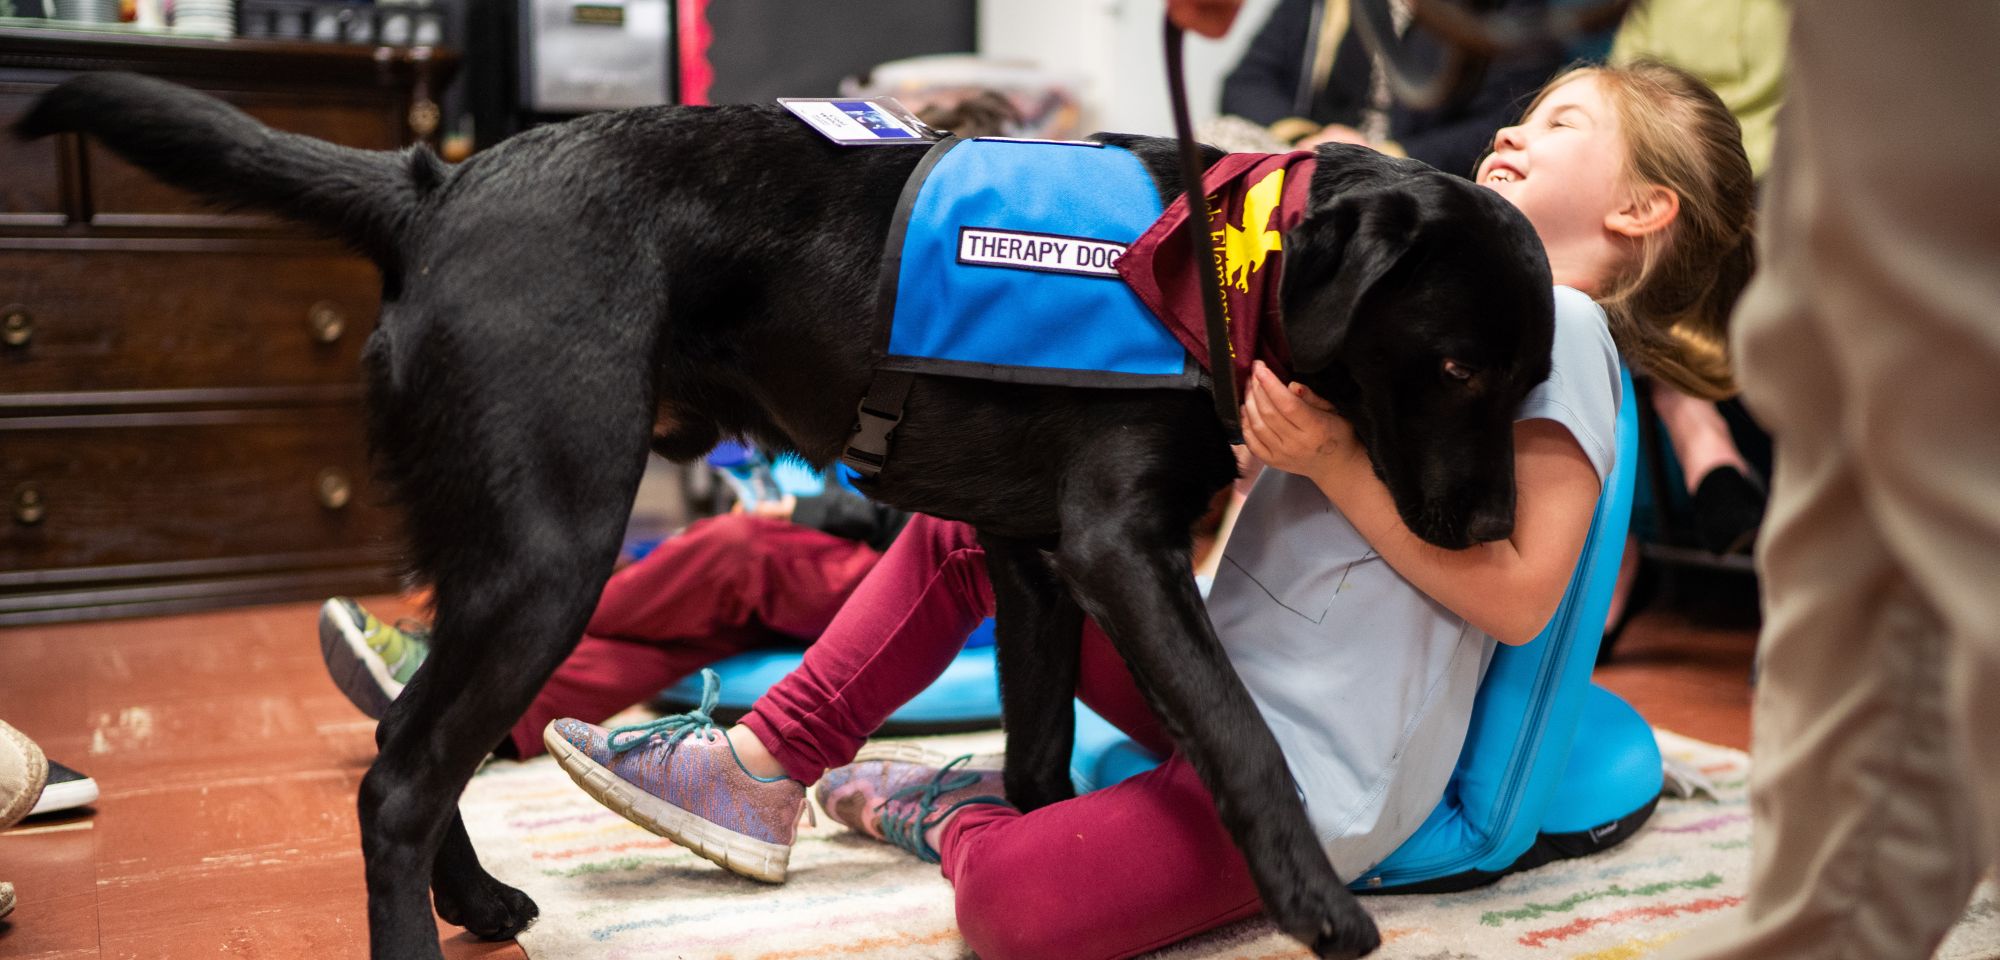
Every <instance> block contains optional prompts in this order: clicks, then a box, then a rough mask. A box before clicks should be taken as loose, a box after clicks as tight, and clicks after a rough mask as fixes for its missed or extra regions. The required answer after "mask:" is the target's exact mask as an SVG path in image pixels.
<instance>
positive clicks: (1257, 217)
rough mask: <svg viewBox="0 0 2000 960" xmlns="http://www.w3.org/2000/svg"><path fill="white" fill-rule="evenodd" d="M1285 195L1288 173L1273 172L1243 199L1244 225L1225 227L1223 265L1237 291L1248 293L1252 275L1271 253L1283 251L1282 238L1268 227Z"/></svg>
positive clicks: (1224, 225) (1281, 171) (1282, 171)
mask: <svg viewBox="0 0 2000 960" xmlns="http://www.w3.org/2000/svg"><path fill="white" fill-rule="evenodd" d="M1284 195H1285V171H1284V170H1282V169H1279V170H1273V171H1271V172H1270V173H1268V174H1265V175H1264V179H1262V180H1259V181H1257V185H1256V186H1254V187H1251V188H1250V192H1249V193H1247V194H1245V195H1244V196H1243V226H1242V227H1241V228H1239V227H1237V226H1236V225H1235V224H1232V223H1227V222H1225V223H1224V224H1223V240H1222V254H1223V265H1224V267H1225V268H1226V269H1227V270H1228V279H1229V283H1230V284H1231V285H1232V286H1234V287H1235V288H1236V289H1238V290H1241V291H1244V292H1245V293H1248V292H1249V290H1250V272H1251V271H1253V270H1258V269H1261V268H1262V267H1263V266H1264V258H1266V257H1268V256H1270V254H1271V251H1273V250H1279V249H1282V247H1281V240H1282V236H1283V235H1282V234H1280V233H1278V231H1276V230H1272V229H1269V227H1270V226H1271V218H1272V216H1273V215H1275V214H1276V213H1277V212H1278V201H1279V200H1280V199H1281V198H1283V197H1284ZM1253 224H1254V225H1255V226H1252V225H1253Z"/></svg>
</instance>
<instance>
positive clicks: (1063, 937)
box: [743, 516, 1261, 960]
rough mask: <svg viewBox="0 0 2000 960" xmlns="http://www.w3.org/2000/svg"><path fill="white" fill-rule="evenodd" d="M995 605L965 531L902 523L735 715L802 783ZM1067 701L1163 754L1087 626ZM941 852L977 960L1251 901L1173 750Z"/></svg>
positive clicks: (1221, 834) (1163, 938) (939, 668)
mask: <svg viewBox="0 0 2000 960" xmlns="http://www.w3.org/2000/svg"><path fill="white" fill-rule="evenodd" d="M992 609H993V594H992V588H991V586H990V585H989V584H988V583H987V580H986V563H985V556H984V552H983V551H982V550H981V549H980V548H979V544H978V542H977V541H976V540H975V539H974V537H973V535H972V531H971V530H970V528H967V527H965V526H964V525H962V524H956V523H949V522H946V521H942V520H935V519H932V518H930V517H925V516H916V517H913V518H912V519H911V520H910V523H909V525H908V526H907V527H905V528H904V529H903V532H902V535H901V536H899V537H897V538H896V542H895V543H894V544H893V545H891V546H890V547H889V550H888V551H887V552H886V553H885V554H884V555H883V557H882V560H881V562H880V563H878V564H876V565H875V568H874V570H873V571H871V572H870V573H869V574H868V576H867V579H865V580H863V581H862V583H861V585H860V587H859V588H858V589H856V590H855V591H854V594H853V596H852V597H850V598H849V600H848V602H847V604H846V605H845V606H843V607H841V608H840V612H839V614H838V615H837V616H835V617H834V618H833V622H832V623H831V624H830V625H828V626H827V628H826V629H825V631H823V632H822V633H821V634H820V638H819V640H818V641H817V642H816V643H814V644H813V645H812V646H811V647H810V648H808V649H807V650H806V653H805V658H804V662H803V663H802V664H801V665H800V667H799V669H797V670H795V671H793V672H792V674H791V675H790V676H788V677H786V678H785V679H784V680H783V681H781V682H780V683H778V684H777V685H776V686H774V687H772V688H771V690H770V691H769V692H768V693H766V694H765V696H764V697H763V699H761V700H759V701H758V702H757V704H756V706H755V707H754V708H753V709H752V711H751V713H750V714H749V716H747V717H745V718H744V721H743V722H744V723H745V724H746V725H747V726H749V727H750V729H751V730H752V731H753V732H754V733H756V735H757V738H758V739H759V740H762V741H763V743H764V745H765V746H766V747H768V748H770V750H771V753H772V754H773V755H775V756H776V757H777V758H778V760H779V762H780V763H782V764H784V767H785V771H786V772H787V773H788V774H790V775H791V776H792V777H793V778H795V779H797V780H800V781H802V782H805V783H812V782H814V781H816V780H818V779H819V777H820V774H822V773H823V772H825V771H826V770H828V769H829V768H832V767H837V766H840V765H842V764H845V763H847V762H849V761H851V760H852V759H853V758H854V754H855V752H856V751H858V750H859V749H860V748H861V745H862V743H863V742H864V741H866V740H867V738H868V735H869V734H870V733H871V732H873V731H874V730H875V729H876V728H877V727H879V726H880V725H881V724H882V721H883V720H885V719H887V718H888V716H889V714H890V713H891V712H892V711H894V710H895V709H896V708H897V707H899V706H901V705H902V704H903V703H905V702H907V701H908V700H909V699H910V698H911V697H914V696H916V695H917V694H918V693H920V692H922V691H923V690H924V688H925V687H927V686H929V685H930V684H931V682H932V681H934V680H936V679H937V677H938V676H939V675H940V674H942V673H943V672H944V669H945V667H946V666H947V665H948V664H950V663H951V661H952V658H953V657H955V656H956V655H957V653H958V651H959V648H960V647H961V646H962V645H963V643H964V641H965V637H966V635H967V634H969V633H970V632H971V631H972V629H973V627H975V626H977V625H978V624H979V622H980V620H982V619H984V618H985V617H987V616H988V615H990V614H991V612H992ZM1077 696H1078V697H1079V698H1081V699H1082V700H1083V701H1084V702H1085V703H1086V704H1089V705H1090V707H1091V709H1093V710H1096V711H1097V712H1098V713H1099V714H1100V715H1102V716H1103V717H1104V718H1105V719H1106V720H1109V721H1110V722H1112V723H1113V724H1116V725H1117V726H1118V727H1119V729H1121V730H1124V731H1125V732H1126V733H1127V734H1129V735H1130V736H1131V737H1132V738H1133V739H1135V740H1137V741H1138V742H1139V743H1141V744H1144V745H1145V746H1147V747H1149V748H1151V749H1153V750H1155V751H1158V752H1161V753H1165V752H1167V751H1168V750H1170V749H1171V747H1172V745H1171V743H1169V742H1168V740H1167V737H1166V735H1165V733H1164V731H1163V730H1162V728H1161V726H1160V723H1159V721H1158V719H1157V718H1155V717H1154V716H1153V713H1152V711H1151V709H1150V708H1148V707H1147V706H1146V703H1145V701H1144V699H1143V698H1142V696H1141V695H1140V693H1139V690H1138V688H1137V686H1136V685H1135V684H1134V683H1133V681H1132V675H1131V673H1130V672H1129V671H1128V670H1127V669H1126V667H1125V663H1124V661H1123V660H1122V659H1120V658H1119V656H1118V654H1117V652H1116V651H1115V650H1114V649H1113V648H1112V646H1111V641H1110V640H1109V638H1107V637H1106V636H1105V635H1104V633H1103V631H1102V630H1100V629H1099V628H1098V627H1097V625H1096V624H1094V623H1088V622H1086V625H1085V628H1084V638H1083V650H1082V673H1081V676H1080V678H1079V681H1078V687H1077ZM938 852H939V853H940V854H942V856H943V859H944V865H943V867H944V875H945V877H946V878H947V879H949V880H950V881H951V883H952V887H953V889H954V892H955V895H956V901H957V911H958V925H959V930H960V931H961V932H962V933H963V934H964V936H965V939H966V942H967V943H968V944H969V945H970V946H971V947H972V949H973V950H974V951H975V952H977V953H978V954H979V956H980V957H982V958H984V960H1009V958H1014V957H1024V958H1034V960H1047V958H1087V960H1100V958H1117V957H1128V956H1132V955H1133V954H1137V953H1143V952H1146V951H1148V950H1152V949H1155V948H1158V947H1161V946H1164V945H1166V944H1169V943H1173V942H1175V941H1177V940H1181V939H1184V938H1186V937H1188V936H1191V935H1193V934H1196V933H1199V932H1201V931H1204V930H1208V929H1211V928H1213V927H1216V926H1219V925H1221V924H1223V923H1226V922H1229V921H1231V920H1236V919H1239V918H1242V917H1247V916H1250V915H1252V914H1254V913H1256V912H1257V911H1258V910H1259V909H1260V908H1261V904H1260V903H1259V902H1258V899H1257V892H1256V889H1255V887H1254V886H1253V885H1252V884H1251V881H1250V875H1249V871H1248V868H1247V867H1246V866H1245V865H1244V863H1243V858H1242V856H1241V855H1240V854H1238V853H1237V851H1236V847H1235V845H1234V844H1233V843H1231V842H1230V839H1229V835H1228V833H1227V832H1225V831H1224V830H1223V827H1222V823H1221V821H1220V820H1219V819H1218V818H1217V817H1216V813H1215V805H1214V803H1213V801H1211V800H1210V798H1209V795H1208V791H1207V790H1206V789H1205V788H1204V787H1203V786H1202V785H1201V781H1200V779H1199V778H1198V777H1196V776H1195V773H1194V768H1193V767H1191V766H1189V765H1188V763H1187V761H1186V760H1184V759H1182V758H1181V756H1180V755H1179V754H1178V753H1176V754H1174V755H1173V756H1172V757H1170V758H1169V759H1168V760H1167V762H1166V763H1164V764H1162V765H1160V766H1159V767H1158V768H1156V769H1154V770H1151V771H1149V772H1147V773H1143V774H1140V775H1138V776H1136V777H1133V778H1131V779H1129V780H1126V781H1124V782H1123V783H1119V784H1116V785H1114V786H1110V787H1106V788H1104V789H1102V790H1098V791H1095V792H1093V793H1089V794H1085V795H1084V796H1081V797H1077V798H1076V799H1073V800H1068V801H1065V802H1062V803H1058V804H1053V805H1051V806H1047V807H1043V808H1042V809H1040V810H1036V811H1035V812H1033V813H1028V814H1023V813H1019V812H1017V811H1014V810H1012V809H1008V808H1005V807H999V806H986V805H978V806H971V807H967V808H964V809H962V810H960V811H959V813H958V814H957V815H956V816H954V817H953V818H952V820H951V822H950V823H949V824H947V825H946V828H945V830H944V831H943V836H942V838H941V839H940V842H939V844H938Z"/></svg>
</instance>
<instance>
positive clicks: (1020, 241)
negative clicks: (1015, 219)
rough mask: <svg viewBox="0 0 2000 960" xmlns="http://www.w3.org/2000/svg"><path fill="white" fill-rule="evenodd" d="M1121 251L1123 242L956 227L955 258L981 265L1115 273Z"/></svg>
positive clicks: (1089, 274)
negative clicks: (956, 243)
mask: <svg viewBox="0 0 2000 960" xmlns="http://www.w3.org/2000/svg"><path fill="white" fill-rule="evenodd" d="M1124 255H1125V245H1124V244H1122V243H1111V242H1108V241H1105V240H1088V239H1085V238H1083V237H1061V236H1055V235H1052V234H1046V233H1023V232H1020V231H1017V230H982V229H979V228H977V227H961V228H959V231H958V262H959V263H969V264H975V265H978V266H984V267H1012V268H1014V269H1016V270H1043V271H1047V272H1050V273H1076V274H1082V275H1084V276H1087V277H1116V276H1118V258H1119V257H1122V256H1124Z"/></svg>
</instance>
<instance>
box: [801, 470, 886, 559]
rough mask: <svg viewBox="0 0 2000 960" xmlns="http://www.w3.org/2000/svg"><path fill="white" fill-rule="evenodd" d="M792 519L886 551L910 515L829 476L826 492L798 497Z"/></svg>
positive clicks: (806, 525) (823, 531)
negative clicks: (869, 497) (851, 488)
mask: <svg viewBox="0 0 2000 960" xmlns="http://www.w3.org/2000/svg"><path fill="white" fill-rule="evenodd" d="M791 519H792V522H793V523H796V524H798V525H800V526H804V527H811V528H813V529H814V530H818V531H820V532H822V533H830V534H833V535H834V536H836V537H840V538H842V539H845V540H858V541H860V542H862V543H865V544H867V545H869V546H870V547H873V548H875V549H876V550H887V549H889V543H890V541H892V540H894V539H896V534H898V533H901V532H902V531H903V524H905V523H908V522H909V520H910V515H909V514H907V513H904V512H903V511H901V510H897V509H896V508H894V507H886V506H883V505H882V504H879V503H876V502H875V501H873V500H870V499H868V498H866V497H863V496H860V495H859V494H856V493H855V492H854V491H852V490H849V489H847V488H846V487H845V486H842V485H841V484H840V482H839V481H838V480H836V479H834V478H832V477H828V478H827V481H826V492H825V493H822V494H819V495H818V496H812V497H801V498H799V501H798V504H797V505H796V506H794V507H793V508H792V515H791Z"/></svg>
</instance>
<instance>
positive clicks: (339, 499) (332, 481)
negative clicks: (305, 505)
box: [313, 467, 354, 510]
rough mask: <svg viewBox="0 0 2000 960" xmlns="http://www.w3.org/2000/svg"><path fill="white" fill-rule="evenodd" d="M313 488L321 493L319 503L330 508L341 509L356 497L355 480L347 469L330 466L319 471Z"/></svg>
mask: <svg viewBox="0 0 2000 960" xmlns="http://www.w3.org/2000/svg"><path fill="white" fill-rule="evenodd" d="M313 489H314V490H316V491H317V492H318V493H319V505H320V506H322V507H325V508H327V509H328V510H339V509H341V508H343V507H345V506H347V503H348V501H350V500H353V499H354V480H353V479H352V478H350V477H349V476H348V475H347V471H345V470H339V469H335V468H333V467H328V468H326V469H325V470H321V471H320V472H319V479H318V480H316V481H314V483H313Z"/></svg>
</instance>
